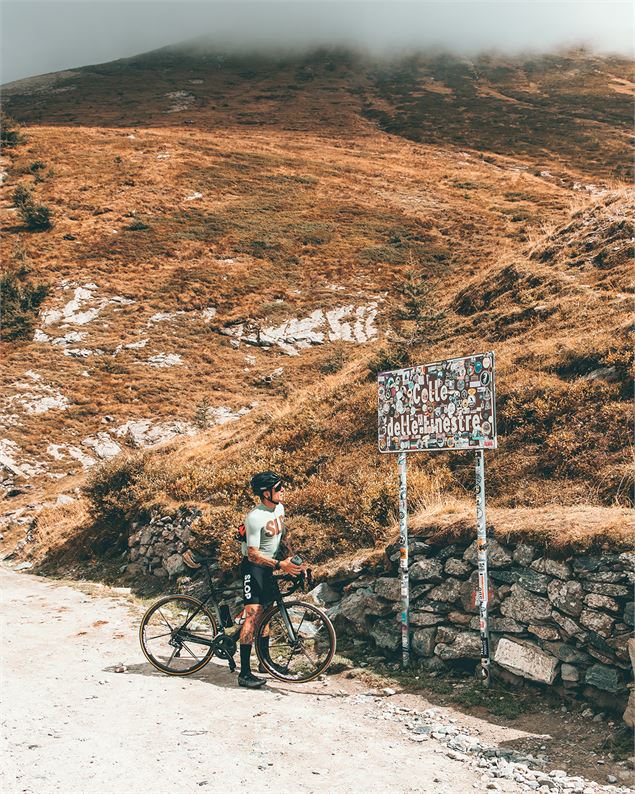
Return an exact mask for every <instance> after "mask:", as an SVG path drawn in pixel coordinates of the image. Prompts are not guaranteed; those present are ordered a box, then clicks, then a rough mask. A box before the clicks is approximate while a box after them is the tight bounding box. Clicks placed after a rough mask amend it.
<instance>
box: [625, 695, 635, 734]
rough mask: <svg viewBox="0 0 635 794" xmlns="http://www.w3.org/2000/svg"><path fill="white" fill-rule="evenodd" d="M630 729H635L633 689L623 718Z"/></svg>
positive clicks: (634, 696)
mask: <svg viewBox="0 0 635 794" xmlns="http://www.w3.org/2000/svg"><path fill="white" fill-rule="evenodd" d="M622 719H623V720H624V722H625V723H626V724H627V725H628V727H629V728H635V690H633V689H631V692H630V694H629V696H628V703H627V704H626V711H625V712H624V715H623V717H622Z"/></svg>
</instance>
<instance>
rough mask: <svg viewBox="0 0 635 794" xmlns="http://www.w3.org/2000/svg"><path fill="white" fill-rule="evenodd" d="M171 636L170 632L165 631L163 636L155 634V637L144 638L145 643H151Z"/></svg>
mask: <svg viewBox="0 0 635 794" xmlns="http://www.w3.org/2000/svg"><path fill="white" fill-rule="evenodd" d="M171 636H172V632H171V631H166V632H165V634H157V635H156V637H146V641H147V642H151V641H152V640H158V639H160V638H161V637H171Z"/></svg>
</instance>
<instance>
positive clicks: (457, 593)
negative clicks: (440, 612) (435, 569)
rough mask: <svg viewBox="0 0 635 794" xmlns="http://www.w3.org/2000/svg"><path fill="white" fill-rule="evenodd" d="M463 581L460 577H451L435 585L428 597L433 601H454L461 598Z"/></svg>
mask: <svg viewBox="0 0 635 794" xmlns="http://www.w3.org/2000/svg"><path fill="white" fill-rule="evenodd" d="M462 584H463V583H462V582H461V581H460V580H459V579H453V578H451V577H450V578H449V579H446V580H445V582H441V584H439V585H437V586H436V587H433V588H432V590H430V592H429V593H428V598H430V599H432V600H433V601H449V602H450V603H454V602H455V601H458V600H459V599H460V598H461V586H462Z"/></svg>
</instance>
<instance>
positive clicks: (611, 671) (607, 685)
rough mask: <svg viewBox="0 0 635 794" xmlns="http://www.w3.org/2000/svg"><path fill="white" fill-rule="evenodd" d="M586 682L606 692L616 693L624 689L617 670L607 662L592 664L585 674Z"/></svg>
mask: <svg viewBox="0 0 635 794" xmlns="http://www.w3.org/2000/svg"><path fill="white" fill-rule="evenodd" d="M584 683H585V684H588V685H589V686H594V687H595V688H596V689H602V690H603V691H605V692H613V693H615V692H619V691H620V689H622V685H621V682H620V677H619V673H618V672H617V670H616V669H615V668H614V667H608V666H607V665H605V664H592V665H591V667H589V669H588V670H587V671H586V673H585V674H584Z"/></svg>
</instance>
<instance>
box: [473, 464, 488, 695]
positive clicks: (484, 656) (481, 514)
mask: <svg viewBox="0 0 635 794" xmlns="http://www.w3.org/2000/svg"><path fill="white" fill-rule="evenodd" d="M476 522H477V543H476V545H477V548H478V595H479V628H480V632H481V675H482V677H483V684H484V685H485V686H489V685H490V658H489V625H488V618H487V602H488V598H489V582H488V579H487V527H486V523H485V454H484V452H483V450H482V449H480V450H478V452H477V453H476Z"/></svg>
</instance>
